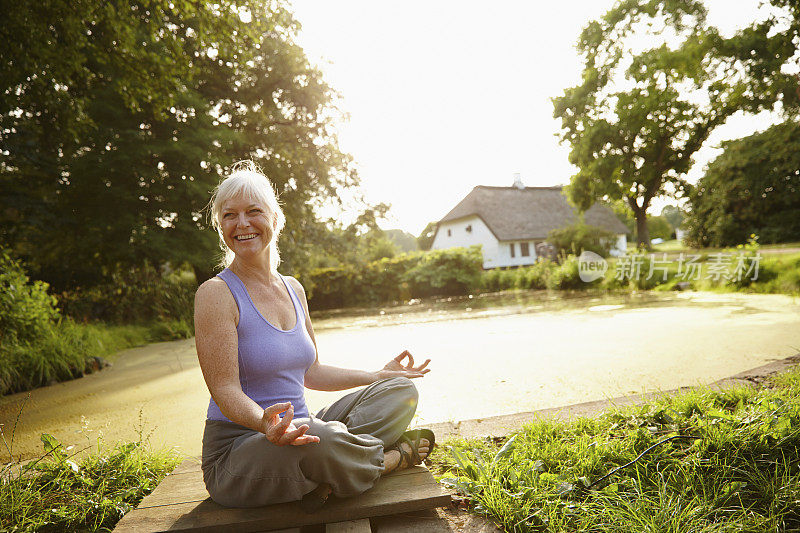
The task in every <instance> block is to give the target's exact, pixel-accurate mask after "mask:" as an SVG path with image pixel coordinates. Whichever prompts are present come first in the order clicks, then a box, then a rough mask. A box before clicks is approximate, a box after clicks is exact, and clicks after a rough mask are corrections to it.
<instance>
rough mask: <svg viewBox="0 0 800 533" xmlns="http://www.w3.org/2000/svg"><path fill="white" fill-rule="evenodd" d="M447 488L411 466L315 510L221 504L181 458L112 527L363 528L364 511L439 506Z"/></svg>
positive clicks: (242, 532) (191, 463) (138, 532)
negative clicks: (173, 467) (312, 511)
mask: <svg viewBox="0 0 800 533" xmlns="http://www.w3.org/2000/svg"><path fill="white" fill-rule="evenodd" d="M449 503H450V494H449V493H448V492H447V491H445V490H444V488H442V486H441V485H439V484H438V483H437V482H436V480H435V479H433V476H432V475H431V473H430V472H429V471H428V469H427V468H425V467H422V466H415V467H412V468H408V469H406V470H401V471H399V472H396V473H393V474H389V475H388V476H386V477H383V478H381V479H380V480H379V481H378V483H376V484H375V486H374V487H373V488H372V489H371V490H369V491H367V492H365V493H364V494H362V495H360V496H357V497H355V498H347V499H341V500H340V499H337V498H334V497H331V499H330V500H329V501H328V502H327V503H326V504H325V507H323V508H322V510H321V511H319V512H317V513H314V514H307V513H305V512H304V511H303V510H302V509H300V504H299V502H291V503H282V504H278V505H270V506H267V507H259V508H252V509H234V508H229V507H222V506H221V505H218V504H216V503H214V502H213V501H211V499H210V498H209V496H208V492H206V488H205V485H204V484H203V475H202V473H201V471H200V464H199V460H197V459H187V460H185V461H184V462H183V463H181V464H180V465H178V467H177V468H176V469H175V470H174V471H173V472H172V474H170V475H168V476H167V477H166V478H164V481H162V482H161V484H160V485H159V486H158V487H156V490H154V491H153V492H152V494H150V495H149V496H147V497H145V498H144V500H142V503H141V504H139V506H138V507H137V508H136V509H134V510H133V511H131V512H129V513H128V514H126V515H125V516H124V517H123V518H122V520H120V522H119V523H118V524H117V527H116V528H115V529H114V531H115V532H119V533H133V532H135V533H150V532H156V531H193V532H209V533H210V532H219V531H236V532H237V533H247V532H260V531H280V530H284V531H286V530H288V531H299V529H298V528H300V527H302V526H310V525H315V524H329V526H328V531H331V532H332V531H342V532H344V531H351V532H356V531H369V520H362V519H368V518H369V517H373V516H383V515H392V514H398V513H405V512H409V511H418V510H422V509H429V508H432V507H443V506H446V505H448V504H449ZM365 528H366V529H365Z"/></svg>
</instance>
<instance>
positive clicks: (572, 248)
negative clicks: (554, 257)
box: [547, 222, 616, 257]
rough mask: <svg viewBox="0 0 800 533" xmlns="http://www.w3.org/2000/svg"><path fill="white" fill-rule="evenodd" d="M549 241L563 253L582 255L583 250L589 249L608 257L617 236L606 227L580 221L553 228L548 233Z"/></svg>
mask: <svg viewBox="0 0 800 533" xmlns="http://www.w3.org/2000/svg"><path fill="white" fill-rule="evenodd" d="M547 242H549V243H550V244H552V245H553V246H555V247H556V248H557V249H558V251H559V253H561V254H574V255H580V254H581V252H583V251H589V252H594V253H596V254H599V255H601V256H603V257H606V256H608V251H609V250H610V249H611V247H612V246H613V245H614V243H615V242H616V237H615V236H614V234H613V233H611V232H609V231H606V230H604V229H601V228H598V227H595V226H589V225H587V224H585V223H583V222H578V223H576V224H573V225H571V226H567V227H564V228H560V229H554V230H552V231H551V232H550V233H549V234H548V235H547Z"/></svg>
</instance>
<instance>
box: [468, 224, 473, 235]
mask: <svg viewBox="0 0 800 533" xmlns="http://www.w3.org/2000/svg"><path fill="white" fill-rule="evenodd" d="M467 233H472V224H470V225H469V226H467Z"/></svg>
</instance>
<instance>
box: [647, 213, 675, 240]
mask: <svg viewBox="0 0 800 533" xmlns="http://www.w3.org/2000/svg"><path fill="white" fill-rule="evenodd" d="M674 234H675V230H673V229H672V226H671V225H670V223H669V221H668V220H667V218H666V217H663V216H657V217H654V216H648V217H647V235H648V236H649V237H650V239H662V240H665V241H668V240H669V239H671V238H672V236H673V235H674Z"/></svg>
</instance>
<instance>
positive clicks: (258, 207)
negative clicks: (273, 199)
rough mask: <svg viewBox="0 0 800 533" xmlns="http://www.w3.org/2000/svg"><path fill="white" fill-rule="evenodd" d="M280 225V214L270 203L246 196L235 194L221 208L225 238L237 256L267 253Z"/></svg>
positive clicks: (223, 235) (221, 222)
mask: <svg viewBox="0 0 800 533" xmlns="http://www.w3.org/2000/svg"><path fill="white" fill-rule="evenodd" d="M277 224H278V219H277V217H276V216H274V215H272V214H271V213H270V211H269V209H268V208H267V207H266V206H264V205H262V204H261V203H260V202H259V201H258V200H254V199H251V198H245V197H244V196H234V197H233V198H231V199H230V200H228V201H227V202H225V203H224V204H223V205H222V210H221V211H220V227H221V229H222V237H223V239H224V240H225V244H226V245H227V246H228V248H230V249H231V250H232V251H233V253H235V254H236V255H237V256H254V255H258V254H260V253H263V252H264V251H265V250H266V249H267V248H268V247H269V245H270V243H271V242H272V237H273V235H275V229H276V228H277Z"/></svg>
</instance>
